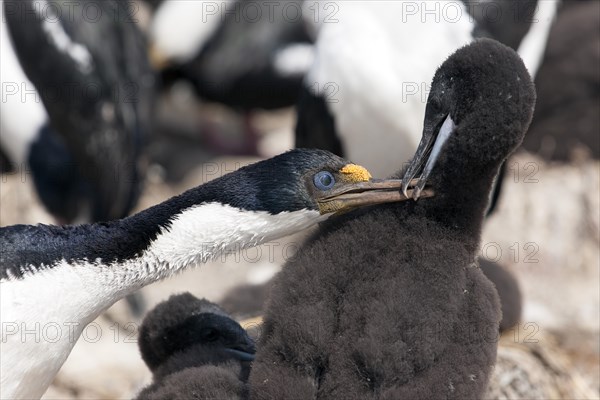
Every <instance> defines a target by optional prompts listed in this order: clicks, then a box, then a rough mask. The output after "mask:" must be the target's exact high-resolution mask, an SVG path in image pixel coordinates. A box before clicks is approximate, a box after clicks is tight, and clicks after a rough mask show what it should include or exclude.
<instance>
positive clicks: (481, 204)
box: [417, 149, 499, 251]
mask: <svg viewBox="0 0 600 400" xmlns="http://www.w3.org/2000/svg"><path fill="white" fill-rule="evenodd" d="M449 150H450V149H449ZM446 154H451V155H452V157H453V158H454V159H453V160H452V161H451V162H452V165H453V168H446V167H445V165H444V164H446V165H448V164H450V162H448V163H445V161H446V159H447V158H446V157H444V158H442V159H440V161H441V163H440V167H441V168H438V169H437V170H434V171H433V172H432V177H431V179H430V183H431V185H432V186H433V188H434V190H436V189H437V190H436V194H435V196H434V197H432V198H430V199H423V200H419V202H421V201H422V202H423V203H422V207H423V212H424V213H426V214H427V215H428V216H429V218H431V219H434V220H436V221H438V222H439V223H440V224H442V225H443V226H445V227H446V228H448V229H451V230H453V231H456V232H457V234H460V235H462V238H463V240H465V241H468V247H469V248H471V250H473V251H475V250H476V247H477V246H478V245H479V240H480V237H481V230H482V225H483V220H484V217H485V212H486V210H487V207H488V204H489V199H490V193H491V190H492V186H493V181H494V178H495V176H496V175H497V174H498V171H499V166H493V165H492V166H488V167H485V168H484V167H481V168H473V166H472V165H470V164H469V160H468V156H467V155H465V156H464V158H462V159H461V160H460V161H459V162H456V163H455V160H456V158H457V157H456V156H457V154H459V153H457V152H452V151H451V150H450V151H447V152H446ZM458 157H461V156H458ZM419 202H417V203H419ZM466 244H467V243H466Z"/></svg>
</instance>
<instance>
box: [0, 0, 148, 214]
mask: <svg viewBox="0 0 600 400" xmlns="http://www.w3.org/2000/svg"><path fill="white" fill-rule="evenodd" d="M3 6H4V7H5V11H6V12H5V13H6V23H7V25H8V28H9V30H10V33H11V38H12V40H13V43H14V45H15V46H14V47H15V51H16V53H17V55H18V58H19V61H20V63H21V65H22V67H23V70H24V72H25V74H26V75H27V77H28V78H29V79H30V80H31V82H32V83H33V84H34V85H35V87H36V89H37V90H38V92H39V94H40V98H41V101H42V102H43V104H44V107H45V109H46V111H47V113H48V116H49V118H50V124H51V126H50V127H49V128H51V134H52V135H60V138H58V139H48V140H52V141H53V142H54V144H55V146H54V147H56V146H62V147H63V148H62V149H61V152H58V153H56V154H62V153H66V154H68V155H69V157H62V158H57V156H55V157H54V159H50V160H46V159H45V158H44V154H43V151H38V154H37V155H34V156H35V157H36V158H37V159H36V161H35V163H34V165H32V169H34V173H35V172H40V173H41V174H38V178H39V179H37V180H36V186H37V187H38V189H39V188H42V189H43V188H47V186H48V185H52V184H51V183H50V184H46V185H45V186H44V182H40V179H44V177H45V175H47V173H48V171H44V168H46V169H47V168H48V165H49V163H50V161H52V162H53V163H54V164H56V168H63V169H67V168H68V169H74V170H76V171H75V172H73V173H72V174H71V175H76V176H74V178H76V179H78V180H76V181H75V182H82V184H81V185H74V187H67V189H68V190H69V192H68V193H66V194H63V199H64V198H67V196H71V197H70V198H68V199H67V200H72V199H73V193H75V195H76V196H77V197H76V198H75V200H74V201H75V202H77V203H79V204H76V205H74V204H72V203H73V202H70V201H63V202H62V203H61V202H60V201H53V202H50V203H49V204H50V206H51V209H50V211H51V212H53V213H54V214H55V215H57V216H59V217H61V218H63V219H65V220H66V222H72V221H73V220H74V219H75V217H80V218H81V214H83V215H86V214H87V215H86V219H87V220H88V221H106V220H112V219H117V218H123V217H125V216H126V215H127V214H128V213H129V212H130V211H131V209H132V208H133V207H134V206H135V204H136V202H137V199H138V197H139V193H140V188H141V181H142V177H143V170H144V168H143V167H144V163H143V161H142V160H141V158H142V151H143V146H144V143H145V141H146V140H147V139H148V137H149V134H150V130H151V117H152V109H153V101H154V72H153V71H152V69H151V67H150V64H149V61H148V57H147V53H146V49H147V44H146V39H145V37H144V36H143V35H142V33H141V31H140V30H139V29H138V27H137V25H136V23H135V17H134V16H133V15H132V12H131V9H130V8H129V5H128V4H127V3H126V2H122V1H115V0H108V1H102V2H95V1H92V0H84V1H82V2H78V3H76V4H75V3H69V2H63V1H53V0H49V1H47V2H41V3H39V4H36V3H35V2H32V1H29V0H28V1H22V2H21V1H14V0H6V1H4V4H3ZM36 10H37V11H36ZM86 10H87V11H89V13H90V14H89V15H88V14H87V13H86ZM92 10H93V11H92ZM93 13H95V14H93ZM92 15H93V16H92ZM44 147H46V146H44ZM54 147H53V148H51V149H50V148H45V149H41V150H46V151H51V150H54ZM50 167H52V165H50ZM44 172H45V173H46V174H45V175H44ZM67 183H68V182H67ZM83 183H85V184H83ZM72 186H73V185H72ZM82 186H83V188H82ZM81 189H83V190H81ZM55 192H56V190H55ZM42 200H46V199H45V198H44V196H42ZM48 200H53V199H52V198H50V199H48ZM54 200H55V199H54ZM74 207H76V208H75V209H74Z"/></svg>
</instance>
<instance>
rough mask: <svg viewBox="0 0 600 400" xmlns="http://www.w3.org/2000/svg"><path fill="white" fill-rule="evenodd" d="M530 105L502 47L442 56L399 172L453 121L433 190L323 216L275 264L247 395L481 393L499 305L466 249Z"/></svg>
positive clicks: (520, 69)
mask: <svg viewBox="0 0 600 400" xmlns="http://www.w3.org/2000/svg"><path fill="white" fill-rule="evenodd" d="M534 102H535V90H534V87H533V84H532V82H531V78H530V76H529V74H528V72H527V70H526V68H525V66H524V65H523V63H522V61H521V60H520V58H519V57H518V55H517V54H516V53H515V52H514V51H512V50H510V49H509V48H507V47H505V46H504V45H501V44H499V43H497V42H495V41H492V40H479V41H476V42H474V43H473V44H471V45H468V46H466V47H463V48H461V49H459V50H458V51H457V52H456V53H455V54H454V55H452V56H450V58H448V60H447V61H446V62H445V63H444V64H443V65H442V66H441V67H440V68H439V69H438V71H437V73H436V75H435V77H434V80H433V84H432V90H431V92H430V95H429V99H428V103H427V108H426V114H425V125H424V126H425V128H424V136H423V140H422V142H421V143H422V145H421V146H420V151H418V153H417V157H416V158H415V159H414V160H413V161H412V163H411V164H410V165H409V167H408V170H407V172H411V174H412V173H414V172H415V171H417V172H418V166H419V164H420V163H421V162H422V161H423V160H422V157H423V156H428V154H429V153H428V152H427V151H424V152H423V151H422V150H424V148H425V147H426V146H425V145H427V144H428V143H431V141H432V140H435V139H436V134H439V131H440V129H441V128H440V126H441V125H442V122H443V121H444V120H445V119H446V118H447V117H449V118H450V119H451V120H452V121H453V122H454V123H455V127H454V128H453V129H452V130H451V131H450V134H449V136H448V139H447V141H446V142H445V144H444V145H443V147H442V148H441V152H440V153H439V157H438V159H437V162H435V163H434V166H433V169H432V171H431V174H430V175H429V178H428V179H427V183H428V184H431V186H432V188H433V190H434V191H435V193H436V195H435V196H434V197H432V198H429V199H420V200H419V201H416V202H405V203H399V204H394V205H385V206H377V207H373V208H370V209H363V210H360V211H358V212H354V213H351V214H347V215H346V216H345V217H342V218H339V219H337V220H335V221H331V222H330V223H328V224H327V225H326V226H324V227H323V228H322V229H321V230H320V232H318V234H316V235H315V236H314V237H312V238H311V239H310V240H309V241H308V242H307V244H306V245H305V246H304V247H303V248H302V249H301V250H300V251H299V252H298V254H297V256H296V257H295V258H294V259H293V260H291V261H290V262H289V263H288V264H287V265H286V266H285V268H284V269H283V270H282V272H281V273H280V274H279V275H278V276H277V278H276V282H275V283H274V287H273V289H272V297H271V300H270V304H269V307H268V310H267V312H266V315H265V324H264V332H263V334H262V336H261V341H260V343H259V350H258V352H257V359H256V360H255V362H254V364H253V366H252V371H251V374H250V384H251V392H252V393H251V395H252V397H253V398H257V399H281V398H324V399H329V398H344V399H368V398H383V399H400V398H411V399H415V398H424V399H431V398H455V399H465V398H481V396H482V395H483V393H484V390H485V388H486V385H487V381H488V379H489V375H490V372H491V368H492V365H493V364H494V362H495V357H496V346H497V344H496V340H497V334H498V323H499V320H500V305H499V301H498V297H497V294H496V291H495V290H494V288H493V286H492V285H491V283H490V282H489V281H488V280H487V279H486V278H485V277H484V275H483V274H482V272H481V270H480V269H479V267H478V266H477V263H476V253H477V249H478V247H479V242H480V234H481V226H482V222H483V218H484V213H485V209H486V206H487V202H488V195H489V193H490V190H491V187H492V182H493V179H494V176H495V175H496V174H497V172H498V169H499V167H500V165H501V163H502V162H503V161H504V159H505V158H506V157H507V156H508V155H509V154H510V153H511V152H512V151H514V149H515V148H516V147H517V146H518V145H519V144H520V143H521V141H522V139H523V135H524V133H525V131H526V129H527V127H528V125H529V123H530V120H531V115H532V109H533V105H534ZM429 149H431V148H429ZM415 167H417V168H416V169H415ZM400 175H404V179H406V178H408V177H409V176H407V174H400ZM424 175H426V174H424Z"/></svg>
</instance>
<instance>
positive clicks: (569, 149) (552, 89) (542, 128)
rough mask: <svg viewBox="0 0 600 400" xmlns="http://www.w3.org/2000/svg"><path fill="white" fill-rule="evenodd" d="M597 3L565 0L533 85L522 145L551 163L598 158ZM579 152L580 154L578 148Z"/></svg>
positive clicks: (599, 13)
mask: <svg viewBox="0 0 600 400" xmlns="http://www.w3.org/2000/svg"><path fill="white" fill-rule="evenodd" d="M599 27H600V3H599V2H597V1H593V0H592V1H564V2H563V5H562V8H561V9H560V10H559V13H558V16H557V20H556V23H555V24H554V26H553V27H552V30H551V31H550V36H549V39H548V47H547V48H546V53H545V55H544V59H543V62H542V65H541V67H540V70H539V72H538V74H537V76H536V79H535V84H536V88H537V91H538V93H539V101H538V102H537V104H536V108H535V114H534V117H533V121H531V128H530V129H529V133H528V134H527V136H525V140H524V141H523V148H524V149H526V150H527V151H530V152H533V153H537V154H539V155H540V156H542V157H544V158H545V159H547V160H550V161H560V162H565V161H569V160H571V159H577V158H578V154H582V153H584V154H585V153H587V155H588V156H591V157H592V158H593V159H596V160H597V159H600V135H599V134H598V133H599V132H600V114H599V113H598V110H599V109H600V29H599ZM581 150H583V152H582V151H581Z"/></svg>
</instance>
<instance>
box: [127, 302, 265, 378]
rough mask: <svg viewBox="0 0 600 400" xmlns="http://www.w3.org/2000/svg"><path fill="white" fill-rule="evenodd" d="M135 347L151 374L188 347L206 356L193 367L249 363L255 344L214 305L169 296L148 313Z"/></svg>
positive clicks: (254, 350) (195, 361) (235, 323)
mask: <svg viewBox="0 0 600 400" xmlns="http://www.w3.org/2000/svg"><path fill="white" fill-rule="evenodd" d="M138 344H139V347H140V352H141V353H142V358H143V359H144V362H145V363H146V365H148V367H149V368H150V370H152V371H155V370H156V369H157V368H158V367H160V366H161V365H163V364H164V363H165V362H166V361H167V360H168V359H169V358H170V357H171V356H173V355H177V354H181V353H183V352H186V351H188V350H190V349H191V348H194V349H195V350H196V351H197V354H202V355H203V356H205V359H204V360H199V359H196V360H194V363H195V364H196V366H197V365H199V364H202V363H205V364H210V363H216V362H222V361H226V360H238V361H252V360H254V353H255V352H256V349H255V346H254V341H253V340H252V338H251V337H250V336H248V334H247V333H246V331H245V330H244V328H242V327H241V326H240V324H238V323H237V322H236V321H234V320H233V319H231V318H230V317H229V316H227V314H225V313H224V312H223V311H222V310H221V309H220V308H219V307H218V306H217V305H215V304H213V303H211V302H209V301H207V300H204V299H202V300H200V299H198V298H196V297H194V296H193V295H192V294H190V293H183V294H179V295H174V296H171V297H170V298H169V299H168V300H167V301H165V302H162V303H160V304H159V305H157V306H156V307H155V308H154V309H153V310H152V311H150V312H149V313H148V315H147V316H146V318H145V319H144V322H143V323H142V326H141V327H140V334H139V341H138ZM198 350H200V351H199V352H198Z"/></svg>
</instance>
